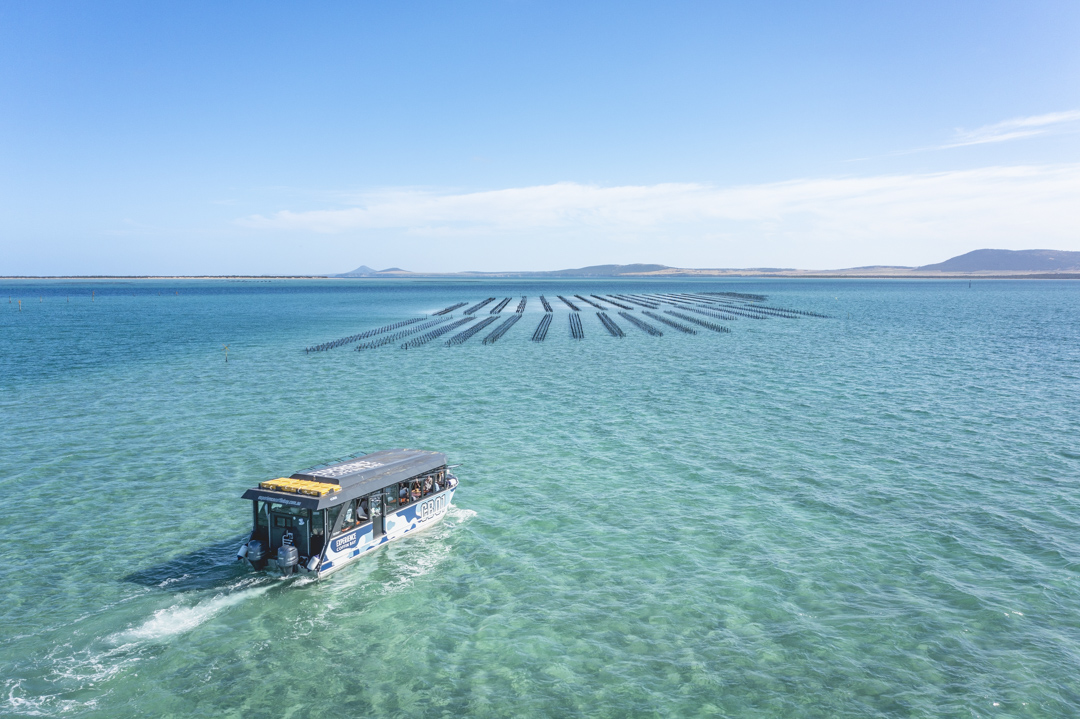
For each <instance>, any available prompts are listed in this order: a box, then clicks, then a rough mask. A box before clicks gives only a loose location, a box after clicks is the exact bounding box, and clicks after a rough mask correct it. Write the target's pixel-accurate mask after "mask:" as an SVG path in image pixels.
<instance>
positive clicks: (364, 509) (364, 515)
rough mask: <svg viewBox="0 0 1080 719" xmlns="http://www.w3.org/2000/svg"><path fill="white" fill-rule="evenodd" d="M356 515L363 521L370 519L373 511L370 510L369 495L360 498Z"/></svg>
mask: <svg viewBox="0 0 1080 719" xmlns="http://www.w3.org/2000/svg"><path fill="white" fill-rule="evenodd" d="M356 515H357V516H358V517H359V518H360V521H362V522H366V521H367V520H368V518H369V517H370V516H371V513H370V512H368V501H367V497H364V498H363V499H361V500H360V504H359V506H358V508H357V510H356Z"/></svg>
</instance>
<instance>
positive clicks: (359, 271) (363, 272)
mask: <svg viewBox="0 0 1080 719" xmlns="http://www.w3.org/2000/svg"><path fill="white" fill-rule="evenodd" d="M388 272H391V273H392V272H403V273H407V272H408V270H403V269H401V268H400V267H387V268H386V269H385V270H374V269H372V268H370V267H368V266H367V265H360V266H359V267H357V268H356V269H355V270H353V271H351V272H342V273H341V274H340V275H330V277H378V276H379V275H382V274H385V273H388Z"/></svg>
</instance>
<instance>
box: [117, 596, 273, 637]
mask: <svg viewBox="0 0 1080 719" xmlns="http://www.w3.org/2000/svg"><path fill="white" fill-rule="evenodd" d="M270 586H271V585H263V586H258V587H252V588H250V589H242V590H240V591H236V592H232V593H229V594H218V595H217V596H215V597H213V598H212V599H207V600H205V601H202V602H198V603H197V604H194V605H191V606H186V605H183V604H174V605H173V606H171V607H169V608H167V609H159V610H158V611H156V612H154V616H152V617H151V618H150V619H147V620H146V621H145V622H143V623H142V624H141V625H139V626H138V627H135V628H134V629H129V630H127V631H124V632H120V633H118V634H115V635H113V639H114V640H115V641H133V640H134V641H157V640H161V639H168V638H170V637H174V636H176V635H177V634H183V633H184V632H188V631H191V630H192V629H194V628H195V627H197V626H199V625H200V624H202V623H203V622H205V621H206V620H208V619H210V618H211V617H213V616H214V615H215V614H217V613H218V612H220V611H221V610H223V609H227V608H229V607H232V606H236V605H237V604H240V603H242V602H245V601H247V600H248V599H253V598H255V597H257V596H259V595H261V594H263V593H265V592H266V591H268V590H269V589H270Z"/></svg>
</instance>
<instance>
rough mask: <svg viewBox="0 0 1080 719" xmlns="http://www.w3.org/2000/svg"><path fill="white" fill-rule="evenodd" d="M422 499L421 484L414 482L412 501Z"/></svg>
mask: <svg viewBox="0 0 1080 719" xmlns="http://www.w3.org/2000/svg"><path fill="white" fill-rule="evenodd" d="M418 499H420V485H419V484H414V485H413V489H412V501H414V502H415V501H416V500H418Z"/></svg>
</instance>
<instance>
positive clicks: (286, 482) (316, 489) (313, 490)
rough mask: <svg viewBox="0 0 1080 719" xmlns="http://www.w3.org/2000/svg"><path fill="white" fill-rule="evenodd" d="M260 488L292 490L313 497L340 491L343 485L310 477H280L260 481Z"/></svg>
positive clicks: (276, 490) (293, 492) (279, 490)
mask: <svg viewBox="0 0 1080 719" xmlns="http://www.w3.org/2000/svg"><path fill="white" fill-rule="evenodd" d="M259 489H268V490H271V491H273V492H290V493H292V494H306V495H308V496H311V497H325V496H326V495H328V494H333V493H334V492H340V491H341V487H340V486H339V485H336V484H330V483H328V482H313V481H312V480H310V479H291V478H289V477H279V478H278V479H270V480H267V481H265V482H259Z"/></svg>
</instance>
